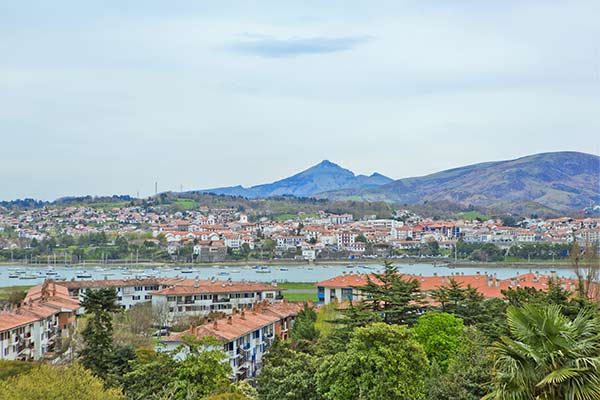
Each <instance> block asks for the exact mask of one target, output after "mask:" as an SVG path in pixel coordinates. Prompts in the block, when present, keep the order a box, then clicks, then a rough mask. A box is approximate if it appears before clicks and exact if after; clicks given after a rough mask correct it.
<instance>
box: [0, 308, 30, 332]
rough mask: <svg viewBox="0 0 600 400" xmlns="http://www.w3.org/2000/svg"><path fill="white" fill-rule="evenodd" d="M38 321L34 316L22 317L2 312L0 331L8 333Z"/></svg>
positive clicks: (0, 313) (0, 315)
mask: <svg viewBox="0 0 600 400" xmlns="http://www.w3.org/2000/svg"><path fill="white" fill-rule="evenodd" d="M38 319H39V318H37V317H35V316H32V315H20V314H14V313H9V312H4V311H3V312H0V331H7V330H10V329H14V328H16V327H19V326H21V325H27V324H30V323H32V322H35V321H37V320H38Z"/></svg>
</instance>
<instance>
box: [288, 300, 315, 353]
mask: <svg viewBox="0 0 600 400" xmlns="http://www.w3.org/2000/svg"><path fill="white" fill-rule="evenodd" d="M316 321H317V313H316V312H315V310H313V309H312V307H310V306H309V305H308V304H307V303H304V308H303V309H302V310H300V311H299V312H298V315H296V320H295V321H294V325H293V326H292V329H291V331H290V338H291V339H292V341H293V343H294V345H295V347H296V348H297V349H302V348H305V349H306V348H307V347H308V346H310V344H312V343H314V342H316V340H317V339H318V338H319V331H318V330H317V328H316V327H315V322H316Z"/></svg>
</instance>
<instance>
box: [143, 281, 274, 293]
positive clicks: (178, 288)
mask: <svg viewBox="0 0 600 400" xmlns="http://www.w3.org/2000/svg"><path fill="white" fill-rule="evenodd" d="M274 290H283V289H280V288H278V287H276V286H273V285H270V284H266V283H259V282H234V281H218V280H215V281H197V282H195V283H194V284H192V285H189V284H187V285H175V286H172V287H168V288H165V289H161V290H157V291H154V292H152V294H153V295H159V296H160V295H163V296H169V295H184V294H201V293H232V292H256V291H274Z"/></svg>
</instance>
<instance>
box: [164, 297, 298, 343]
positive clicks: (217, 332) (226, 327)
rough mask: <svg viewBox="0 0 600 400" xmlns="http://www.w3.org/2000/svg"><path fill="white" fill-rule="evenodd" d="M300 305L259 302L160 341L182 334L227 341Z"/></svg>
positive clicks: (289, 313)
mask: <svg viewBox="0 0 600 400" xmlns="http://www.w3.org/2000/svg"><path fill="white" fill-rule="evenodd" d="M255 307H256V306H255ZM302 307H303V306H302V305H301V304H293V303H280V304H272V305H265V304H260V305H259V306H258V307H257V309H256V310H253V311H247V312H241V313H234V314H232V315H230V316H228V317H225V318H219V319H216V320H214V321H207V322H206V323H205V324H204V325H200V326H192V327H191V328H190V329H188V330H186V331H183V332H178V333H175V334H173V335H171V336H168V337H166V338H164V339H162V340H161V342H180V341H182V338H183V337H184V336H196V337H198V338H201V337H204V336H212V337H215V338H217V339H219V340H222V341H226V342H229V341H232V340H234V339H237V338H239V337H242V336H245V335H247V334H250V333H252V332H254V331H255V330H257V329H260V328H262V327H265V326H268V325H270V324H272V323H274V322H277V321H279V320H280V319H282V318H285V317H288V316H292V315H296V314H297V313H298V311H299V310H300V309H301V308H302Z"/></svg>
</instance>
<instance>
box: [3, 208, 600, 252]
mask: <svg viewBox="0 0 600 400" xmlns="http://www.w3.org/2000/svg"><path fill="white" fill-rule="evenodd" d="M317 214H318V215H306V214H303V213H298V215H296V216H295V217H289V218H288V219H286V220H276V219H270V218H269V217H265V216H262V217H260V218H257V220H253V219H252V216H251V215H250V214H248V213H246V212H239V211H237V210H235V209H230V208H223V209H220V208H213V209H211V208H208V207H199V208H198V209H196V210H187V211H185V212H173V213H167V212H165V211H162V210H161V209H160V208H156V209H143V208H141V207H135V206H131V207H128V206H125V207H115V208H113V209H98V208H91V207H85V206H81V207H75V206H73V207H66V208H51V209H45V208H44V209H35V210H25V211H23V212H21V213H20V214H19V215H12V213H11V212H10V211H7V210H3V211H0V229H2V230H3V231H4V232H3V234H2V235H0V239H2V240H0V244H1V245H2V247H3V248H5V249H15V248H17V249H18V248H27V246H28V245H30V244H31V243H32V242H33V241H34V240H35V241H38V242H39V241H41V240H45V239H46V240H47V239H49V238H50V237H52V236H53V235H68V236H73V237H78V236H81V235H89V234H104V235H105V236H104V238H105V240H106V241H107V243H106V244H107V245H110V244H111V243H114V240H115V237H116V236H119V235H137V237H138V238H145V239H143V240H142V239H133V240H140V242H139V243H141V244H143V243H144V240H145V241H148V243H150V241H151V239H150V236H151V237H152V238H153V239H154V242H153V243H154V245H155V246H157V247H159V248H160V249H161V250H166V254H167V255H168V256H169V257H171V258H172V259H177V258H179V257H180V255H181V254H185V257H187V259H188V260H189V261H199V262H222V261H224V260H226V259H227V258H228V257H229V256H232V255H235V253H243V254H244V256H247V255H248V253H249V252H251V251H257V252H260V253H261V254H264V249H265V248H266V249H267V254H268V252H271V256H277V257H281V258H296V257H302V258H304V259H319V258H340V257H341V258H346V257H348V256H357V257H360V256H363V255H364V256H367V255H375V254H382V255H388V256H389V255H393V254H394V253H400V254H401V253H411V254H415V253H418V252H419V250H420V249H421V248H422V247H423V246H425V245H427V243H429V242H431V241H436V242H438V243H439V245H440V248H441V249H452V248H453V247H454V246H455V244H456V242H457V241H458V240H463V241H464V242H466V243H476V244H477V243H478V244H487V243H491V244H494V245H496V246H498V247H500V248H501V249H508V248H510V247H512V246H516V245H522V244H535V243H550V244H560V243H563V244H569V243H573V242H577V243H579V244H580V245H581V246H586V245H588V244H591V245H598V244H599V243H600V218H581V219H576V218H566V217H565V218H555V219H547V220H543V219H533V218H529V219H523V220H522V221H520V223H519V226H517V227H512V226H504V225H503V224H502V221H500V220H495V219H490V220H478V219H472V220H468V219H458V220H447V221H445V220H433V219H430V218H424V217H421V216H418V215H415V214H413V213H410V212H405V211H397V212H395V214H394V215H395V218H375V217H374V216H372V217H365V218H362V219H356V218H354V217H353V216H352V215H351V214H332V213H327V212H324V211H321V212H319V213H317ZM8 231H10V232H13V233H11V234H8V233H7V232H8ZM269 241H273V242H275V246H274V248H273V247H272V246H271V245H270V244H269V243H270V242H269ZM309 245H310V246H312V248H309V247H308V246H309ZM384 249H387V250H385V251H384ZM46 250H48V249H46ZM50 250H51V249H50ZM313 253H314V254H313ZM129 257H130V258H131V257H132V256H131V255H129Z"/></svg>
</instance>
